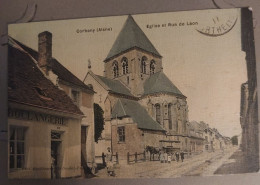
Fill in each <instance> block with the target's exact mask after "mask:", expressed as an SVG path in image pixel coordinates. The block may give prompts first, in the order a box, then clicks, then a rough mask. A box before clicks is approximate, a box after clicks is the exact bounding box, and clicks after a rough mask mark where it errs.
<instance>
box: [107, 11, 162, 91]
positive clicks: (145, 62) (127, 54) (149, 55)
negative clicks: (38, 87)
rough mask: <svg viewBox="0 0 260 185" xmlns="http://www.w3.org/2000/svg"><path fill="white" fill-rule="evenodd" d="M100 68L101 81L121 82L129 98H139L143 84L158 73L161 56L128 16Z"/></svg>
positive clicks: (160, 68) (160, 66)
mask: <svg viewBox="0 0 260 185" xmlns="http://www.w3.org/2000/svg"><path fill="white" fill-rule="evenodd" d="M104 64H105V71H104V75H105V77H107V78H110V79H114V80H119V81H121V82H122V83H123V84H124V85H125V86H126V87H128V88H129V90H130V91H131V93H132V94H133V95H135V96H141V95H142V94H143V92H144V89H143V83H144V82H145V80H146V79H148V78H149V77H150V75H152V74H154V73H157V72H160V71H162V56H161V55H160V54H159V52H158V51H157V50H156V49H155V47H154V46H153V44H152V43H151V42H150V40H149V39H148V38H147V36H146V35H145V34H144V32H143V31H142V30H141V28H140V27H139V26H138V25H137V23H136V22H135V21H134V19H133V17H132V16H131V15H129V16H128V18H127V20H126V22H125V24H124V26H123V28H122V30H121V31H120V33H119V35H118V36H117V39H116V41H115V42H114V44H113V46H112V48H111V50H110V51H109V53H108V55H107V57H106V59H105V60H104Z"/></svg>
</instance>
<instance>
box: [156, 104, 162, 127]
mask: <svg viewBox="0 0 260 185" xmlns="http://www.w3.org/2000/svg"><path fill="white" fill-rule="evenodd" d="M155 112H156V121H157V122H158V123H161V109H160V104H158V103H157V104H155Z"/></svg>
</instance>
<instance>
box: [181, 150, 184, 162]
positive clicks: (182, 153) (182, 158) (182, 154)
mask: <svg viewBox="0 0 260 185" xmlns="http://www.w3.org/2000/svg"><path fill="white" fill-rule="evenodd" d="M183 160H184V152H183V151H181V161H182V162H183Z"/></svg>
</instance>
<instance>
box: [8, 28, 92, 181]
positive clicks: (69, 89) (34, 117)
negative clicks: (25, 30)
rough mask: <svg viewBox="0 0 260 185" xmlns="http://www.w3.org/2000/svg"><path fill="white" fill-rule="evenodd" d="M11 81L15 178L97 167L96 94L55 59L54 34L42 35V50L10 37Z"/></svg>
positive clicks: (68, 173)
mask: <svg viewBox="0 0 260 185" xmlns="http://www.w3.org/2000/svg"><path fill="white" fill-rule="evenodd" d="M8 77H9V78H8V86H9V88H8V102H9V104H8V124H9V136H10V137H9V148H10V150H9V156H10V158H9V159H10V160H9V172H10V173H9V176H10V178H63V177H75V176H80V175H81V169H82V166H83V167H87V166H88V167H89V168H94V167H95V158H94V156H95V149H94V116H93V95H94V91H93V90H92V89H90V88H89V87H88V86H86V85H85V84H84V83H83V82H82V81H80V80H79V79H78V78H77V77H76V76H75V75H73V74H72V73H71V72H70V71H68V70H67V69H66V68H65V67H64V66H62V65H61V64H60V63H59V62H58V61H57V60H56V59H55V58H53V57H52V34H51V33H50V32H47V31H45V32H42V33H40V34H39V36H38V52H37V51H35V50H33V49H31V48H29V47H27V46H25V45H24V44H22V43H20V42H19V41H16V40H14V39H12V38H9V73H8ZM20 137H21V138H22V140H20V139H21V138H20Z"/></svg>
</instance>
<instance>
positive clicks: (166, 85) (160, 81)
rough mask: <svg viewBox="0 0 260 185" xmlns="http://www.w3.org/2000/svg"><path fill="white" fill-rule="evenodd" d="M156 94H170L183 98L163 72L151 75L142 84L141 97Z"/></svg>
mask: <svg viewBox="0 0 260 185" xmlns="http://www.w3.org/2000/svg"><path fill="white" fill-rule="evenodd" d="M157 93H170V94H175V95H179V96H182V97H185V96H184V95H183V94H182V93H181V91H180V90H179V89H178V88H177V87H176V86H175V85H174V84H173V83H172V82H171V80H169V78H168V77H167V76H166V75H165V74H164V73H163V72H158V73H155V74H153V75H151V76H150V78H148V79H147V80H146V81H145V83H144V94H143V95H148V94H157Z"/></svg>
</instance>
